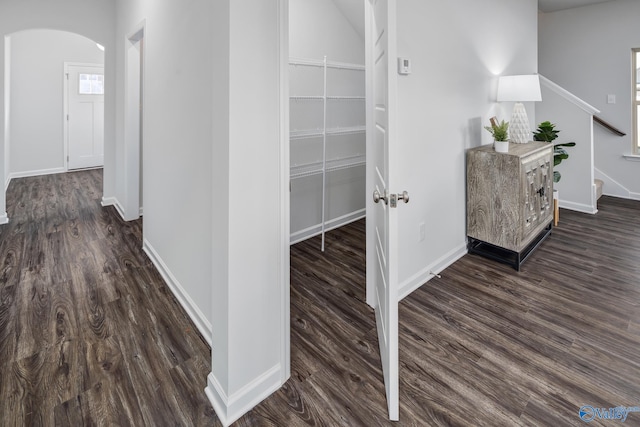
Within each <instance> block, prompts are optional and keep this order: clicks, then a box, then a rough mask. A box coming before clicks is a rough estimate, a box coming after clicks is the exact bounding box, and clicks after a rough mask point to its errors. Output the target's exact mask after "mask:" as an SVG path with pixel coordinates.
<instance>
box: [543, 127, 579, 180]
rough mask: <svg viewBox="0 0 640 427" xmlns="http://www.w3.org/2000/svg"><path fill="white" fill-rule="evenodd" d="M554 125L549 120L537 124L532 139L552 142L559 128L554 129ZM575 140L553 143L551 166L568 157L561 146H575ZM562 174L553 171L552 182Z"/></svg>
mask: <svg viewBox="0 0 640 427" xmlns="http://www.w3.org/2000/svg"><path fill="white" fill-rule="evenodd" d="M555 127H556V125H555V124H553V123H551V122H550V121H545V122H542V123H540V124H539V125H538V129H536V131H535V132H534V133H533V140H534V141H546V142H550V143H553V141H554V140H555V139H556V138H557V137H558V133H560V131H559V130H555ZM575 145H576V143H575V142H564V143H558V144H553V166H554V167H555V166H558V165H559V164H560V163H562V161H563V160H566V159H568V158H569V153H567V150H565V149H564V148H563V147H573V146H575ZM560 178H562V175H560V172H558V171H557V170H554V171H553V182H554V183H555V182H558V181H560Z"/></svg>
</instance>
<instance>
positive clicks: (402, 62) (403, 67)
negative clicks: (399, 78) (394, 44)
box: [398, 58, 411, 75]
mask: <svg viewBox="0 0 640 427" xmlns="http://www.w3.org/2000/svg"><path fill="white" fill-rule="evenodd" d="M398 74H402V75H407V74H411V60H410V59H408V58H398Z"/></svg>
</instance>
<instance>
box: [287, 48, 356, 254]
mask: <svg viewBox="0 0 640 427" xmlns="http://www.w3.org/2000/svg"><path fill="white" fill-rule="evenodd" d="M289 76H290V84H289V92H290V110H289V111H290V117H289V119H290V138H291V141H290V167H291V170H290V177H291V244H293V243H297V242H300V241H302V240H305V239H308V238H310V237H312V236H316V235H318V234H320V235H321V236H322V238H321V245H320V246H321V247H320V249H321V250H323V251H324V243H325V242H324V233H325V232H326V231H329V230H331V229H334V228H337V227H340V226H342V225H345V224H348V223H349V222H352V221H355V220H358V219H360V218H363V217H364V216H365V184H366V178H365V165H366V162H365V159H366V156H365V154H366V141H365V134H366V132H365V116H366V113H365V68H364V65H361V64H350V63H341V62H336V61H332V60H331V58H328V57H327V56H324V57H323V58H313V59H309V58H304V59H302V58H291V59H290V62H289Z"/></svg>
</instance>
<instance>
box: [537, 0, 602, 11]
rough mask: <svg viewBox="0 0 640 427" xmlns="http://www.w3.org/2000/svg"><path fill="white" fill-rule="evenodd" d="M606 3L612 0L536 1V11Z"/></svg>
mask: <svg viewBox="0 0 640 427" xmlns="http://www.w3.org/2000/svg"><path fill="white" fill-rule="evenodd" d="M608 1H613V0H538V9H539V10H540V11H542V12H555V11H558V10H564V9H572V8H574V7H580V6H588V5H590V4H596V3H606V2H608Z"/></svg>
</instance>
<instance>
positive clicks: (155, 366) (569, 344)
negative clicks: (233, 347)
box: [0, 170, 640, 426]
mask: <svg viewBox="0 0 640 427" xmlns="http://www.w3.org/2000/svg"><path fill="white" fill-rule="evenodd" d="M101 179H102V176H101V171H99V170H97V171H85V172H77V173H72V174H63V175H51V176H47V177H36V178H22V179H18V180H14V181H12V183H11V186H10V188H9V193H8V200H7V207H8V213H9V215H10V219H11V222H10V224H8V225H4V226H2V227H0V426H5V425H7V426H14V425H18V426H22V425H42V426H54V425H55V426H81V425H119V426H129V425H132V426H164V425H181V426H191V425H194V426H211V425H215V426H219V425H220V422H219V421H218V420H217V418H216V417H215V414H214V413H213V410H212V409H211V406H210V404H209V403H208V401H207V399H206V397H205V395H204V393H203V388H204V387H205V385H206V384H205V382H206V376H207V374H208V373H209V370H210V367H209V365H210V358H211V356H210V349H209V348H208V346H207V345H206V343H205V342H204V340H203V339H202V338H201V337H200V336H199V334H198V333H197V331H196V330H195V327H194V326H193V324H192V323H191V322H190V321H189V319H188V318H187V316H186V314H185V313H184V311H183V310H182V309H181V307H180V306H179V304H178V303H177V302H176V300H175V299H174V298H173V296H172V295H171V292H170V291H169V289H168V288H167V287H166V285H165V284H164V282H163V281H162V279H161V277H160V276H159V274H158V273H157V272H156V271H155V269H154V268H153V266H152V265H151V263H150V261H149V260H148V258H147V257H146V256H145V255H144V253H143V252H142V251H141V249H140V247H141V221H135V222H129V223H125V222H123V221H121V220H120V219H119V217H118V215H117V213H116V212H115V210H114V209H113V208H102V207H100V204H99V200H100V195H101V190H100V189H101V187H102V182H101ZM599 208H600V212H599V213H598V214H597V215H585V214H579V213H575V212H571V211H564V210H563V211H562V213H561V222H560V225H559V227H558V228H556V229H554V231H553V233H552V235H551V236H550V237H549V239H547V240H546V241H545V242H544V243H543V244H542V246H541V247H540V248H539V249H538V250H537V251H536V252H535V253H534V254H533V255H532V256H531V258H530V259H529V260H528V261H527V262H526V263H525V264H524V265H523V267H522V271H520V272H516V271H515V270H513V269H512V268H510V267H508V266H506V265H501V264H498V263H495V262H492V261H489V260H485V259H483V258H480V257H477V256H471V255H467V256H465V257H464V258H462V259H461V260H460V261H458V262H456V263H455V264H454V265H452V266H451V267H449V268H448V269H446V270H445V271H444V272H442V278H441V279H437V278H436V279H433V280H431V281H430V282H428V283H427V284H426V285H424V286H423V287H421V288H420V289H419V290H417V291H416V292H414V293H413V294H411V295H410V296H408V297H407V298H405V299H404V300H403V301H402V302H401V303H400V361H401V366H400V375H401V380H400V402H401V412H400V422H399V423H390V422H388V421H387V414H386V400H385V396H384V385H383V382H382V372H381V369H380V360H379V355H378V343H377V337H376V329H375V321H374V314H373V311H372V310H371V309H369V307H368V306H367V305H366V304H365V302H364V298H365V284H364V283H365V277H364V274H365V268H364V221H360V222H356V223H354V224H351V225H349V226H347V227H343V228H341V229H340V230H336V231H334V232H331V233H329V234H328V236H327V251H326V252H325V253H324V254H323V253H322V252H320V250H319V247H320V243H319V240H318V239H316V238H314V239H310V240H307V241H305V242H302V243H300V244H297V245H295V246H293V247H292V248H291V348H292V354H291V361H292V376H291V379H290V380H289V381H288V382H287V384H286V385H285V386H284V387H282V388H281V389H280V390H279V391H277V392H276V393H275V394H273V395H272V396H271V397H269V398H268V399H267V400H265V401H264V402H262V403H261V404H259V405H258V406H257V407H256V408H255V409H253V410H252V411H250V412H249V413H248V414H246V415H245V416H244V417H242V418H241V419H240V420H238V422H237V423H236V424H235V425H237V426H307V425H312V426H336V425H342V426H386V425H394V426H396V425H397V426H404V425H407V426H565V425H569V426H571V425H575V426H580V425H584V424H585V423H584V422H583V421H581V420H580V418H579V416H578V411H579V409H580V407H581V406H583V405H592V406H594V407H598V408H610V407H616V406H620V405H623V406H640V356H639V355H638V354H639V350H640V222H639V221H638V220H639V219H640V215H639V214H640V202H634V201H627V200H620V199H615V198H608V197H603V198H602V199H601V201H600V204H599ZM618 423H620V421H602V422H601V421H599V420H594V421H592V422H591V423H589V425H596V426H611V425H619V424H618ZM623 425H627V426H640V413H630V414H629V415H628V418H627V420H626V421H625V423H624V424H623Z"/></svg>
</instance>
